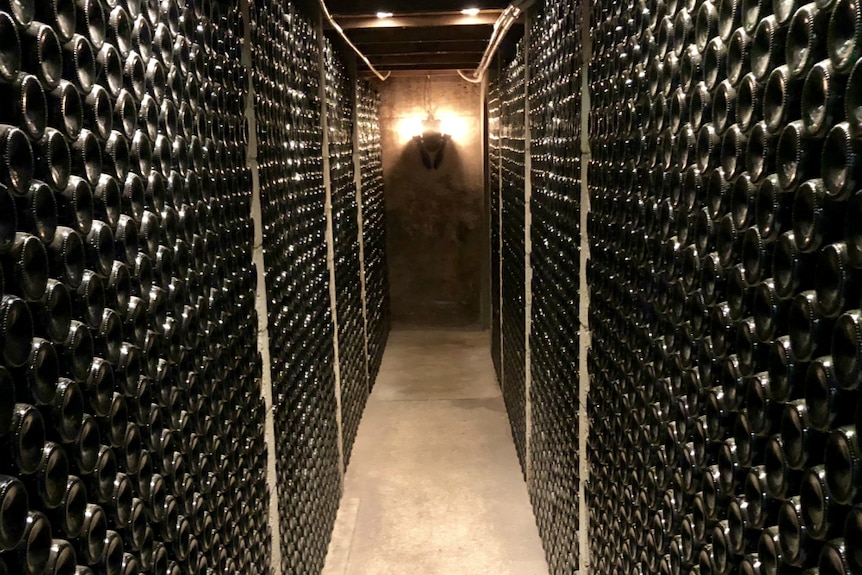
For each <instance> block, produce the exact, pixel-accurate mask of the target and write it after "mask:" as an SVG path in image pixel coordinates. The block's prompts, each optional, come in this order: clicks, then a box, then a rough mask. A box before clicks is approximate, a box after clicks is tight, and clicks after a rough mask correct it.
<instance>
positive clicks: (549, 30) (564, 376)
mask: <svg viewBox="0 0 862 575" xmlns="http://www.w3.org/2000/svg"><path fill="white" fill-rule="evenodd" d="M580 28H581V15H580V11H579V9H577V7H576V5H574V4H572V3H571V2H551V1H548V2H546V3H545V5H544V7H543V9H542V10H541V11H537V12H536V14H535V17H534V18H532V19H531V29H530V34H529V40H530V42H529V48H528V50H529V55H528V62H529V68H530V72H529V86H528V90H529V118H530V155H531V163H530V168H531V172H530V175H529V177H530V178H531V180H532V182H531V193H530V213H531V224H530V231H531V235H532V241H531V244H532V254H531V256H530V260H531V267H532V285H531V286H530V291H531V294H532V303H531V306H530V307H531V316H532V317H531V329H530V358H531V359H530V371H531V382H530V386H529V393H530V407H529V409H530V410H531V426H530V429H529V431H528V433H529V436H530V454H529V455H530V466H531V470H532V473H531V478H530V495H531V499H532V502H533V507H534V509H535V513H536V519H537V523H538V526H539V534H540V536H541V537H542V541H544V543H545V549H546V553H547V557H548V562H549V564H550V568H551V572H553V573H571V572H573V571H576V570H577V569H578V568H579V555H578V546H579V544H578V539H577V533H578V507H579V504H578V497H577V494H578V488H579V469H578V466H579V458H578V405H579V404H578V390H579V379H578V378H579V374H578V358H579V355H580V336H579V332H580V325H579V317H578V312H579V301H578V297H577V296H578V293H579V291H580V277H579V274H578V270H579V269H580V249H579V247H580V244H581V238H580V217H581V216H580V213H581V212H580V197H581V162H580V147H581V110H580V107H581V92H580V85H581V61H582V57H583V56H582V52H581V48H580V45H579V38H578V37H577V36H576V35H573V34H572V33H571V31H572V30H579V29H580Z"/></svg>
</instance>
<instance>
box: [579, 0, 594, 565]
mask: <svg viewBox="0 0 862 575" xmlns="http://www.w3.org/2000/svg"><path fill="white" fill-rule="evenodd" d="M581 6H582V11H581V18H582V19H581V30H580V32H581V50H582V55H583V62H582V66H581V233H580V236H581V250H580V254H581V264H580V273H579V274H578V277H579V281H580V288H579V289H580V295H579V316H580V317H579V322H580V324H581V330H580V333H581V337H580V338H579V340H580V341H579V344H580V352H579V353H578V372H579V377H578V381H579V386H578V453H579V454H580V456H579V457H578V467H579V472H578V476H579V477H580V481H579V482H578V501H580V505H578V513H579V517H578V525H579V528H578V546H579V554H578V555H579V557H580V565H579V568H580V572H581V573H589V572H590V510H589V509H588V508H587V505H586V501H587V498H586V491H587V490H586V488H587V484H588V483H589V481H590V462H589V459H588V457H587V441H588V439H589V434H590V418H589V414H588V412H587V401H588V398H589V394H590V373H589V368H588V365H589V364H588V362H587V354H588V353H589V349H590V346H591V342H592V334H591V333H590V323H589V308H590V286H589V284H588V282H587V263H588V262H589V259H590V238H589V234H588V233H587V222H588V220H589V216H590V189H589V185H588V180H587V178H588V176H589V168H590V159H591V158H592V153H591V150H590V106H591V103H590V78H589V70H590V66H589V64H590V60H591V59H592V51H593V42H592V38H591V36H590V22H591V19H592V0H582V4H581Z"/></svg>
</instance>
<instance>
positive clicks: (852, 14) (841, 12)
mask: <svg viewBox="0 0 862 575" xmlns="http://www.w3.org/2000/svg"><path fill="white" fill-rule="evenodd" d="M860 29H862V18H860V16H859V14H858V11H857V10H856V5H855V4H854V3H853V2H852V1H851V0H838V1H837V2H836V3H835V7H834V8H833V9H832V16H831V18H830V20H829V29H828V33H827V40H826V42H827V44H826V48H827V51H828V52H829V59H830V60H831V61H832V66H834V68H835V70H836V71H837V72H838V73H846V72H849V71H850V69H851V68H852V66H853V65H854V64H855V63H856V60H857V59H858V58H859V44H860V41H859V34H860Z"/></svg>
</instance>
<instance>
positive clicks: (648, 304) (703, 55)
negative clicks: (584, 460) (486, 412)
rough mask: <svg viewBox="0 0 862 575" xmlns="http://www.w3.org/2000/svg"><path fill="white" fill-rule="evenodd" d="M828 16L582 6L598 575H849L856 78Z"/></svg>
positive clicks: (593, 525)
mask: <svg viewBox="0 0 862 575" xmlns="http://www.w3.org/2000/svg"><path fill="white" fill-rule="evenodd" d="M860 34H862V15H860V13H859V10H858V6H857V4H856V3H855V2H851V1H845V0H835V1H831V2H828V1H824V2H813V3H809V4H803V3H799V2H791V1H785V0H776V1H775V2H762V1H761V2H756V1H751V2H738V1H735V0H721V1H717V2H710V1H701V0H688V1H681V2H665V1H649V2H645V1H641V2H596V3H594V6H593V21H592V37H593V38H594V39H595V45H594V54H593V58H592V63H591V65H590V71H589V72H590V83H591V93H592V102H593V106H592V110H591V117H590V141H591V147H592V150H593V159H592V162H591V165H590V179H589V187H590V193H591V200H592V213H591V215H590V222H589V225H590V229H589V235H590V244H591V262H590V265H589V268H588V270H587V272H588V274H589V275H588V277H589V283H590V286H591V288H590V295H591V307H590V327H591V330H592V332H593V346H592V349H591V351H590V357H589V364H590V377H591V390H592V391H591V395H590V404H589V413H590V417H591V421H592V430H591V433H590V439H589V445H590V453H589V456H590V465H591V469H592V473H593V475H592V478H591V481H590V484H589V501H590V549H591V555H592V564H593V570H594V572H596V573H608V574H609V573H647V572H649V573H656V572H659V573H720V574H725V573H737V572H738V573H769V574H775V573H802V572H805V573H820V574H823V573H857V572H860V569H862V561H860V557H861V556H862V539H860V526H862V523H860V513H859V510H858V509H857V508H855V507H853V505H854V504H855V503H856V502H857V501H858V497H859V492H858V485H859V479H860V476H859V473H860V467H859V459H858V455H857V454H858V453H859V451H860V446H859V440H858V438H857V436H856V430H857V426H858V425H859V423H860V420H859V413H862V412H860V411H858V410H857V406H858V405H859V401H858V383H859V375H858V374H859V367H860V365H859V363H858V361H857V357H859V351H858V350H859V349H860V337H859V335H858V333H859V332H858V331H857V330H858V328H857V327H856V326H858V325H859V317H860V316H859V313H860V312H859V311H858V308H859V305H860V301H859V291H858V285H859V277H860V276H859V274H860V271H859V264H860V263H862V262H860V261H859V259H858V258H857V257H856V255H857V254H858V245H859V243H858V242H859V236H858V229H859V226H858V221H859V220H858V214H859V212H858V207H859V199H858V197H857V195H856V194H857V190H858V187H859V186H858V174H859V166H858V159H857V158H858V156H857V150H858V149H859V139H858V137H859V135H860V134H859V131H858V129H857V115H858V112H857V105H858V100H857V99H856V98H857V90H858V85H859V80H860V79H862V76H860V75H859V74H857V72H856V70H857V69H859V65H858V64H857V61H858V58H859V56H860Z"/></svg>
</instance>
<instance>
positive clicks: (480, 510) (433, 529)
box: [324, 331, 548, 575]
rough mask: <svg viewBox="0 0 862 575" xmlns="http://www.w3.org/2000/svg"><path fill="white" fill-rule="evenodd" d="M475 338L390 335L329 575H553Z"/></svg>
mask: <svg viewBox="0 0 862 575" xmlns="http://www.w3.org/2000/svg"><path fill="white" fill-rule="evenodd" d="M488 337H489V336H488V334H487V333H483V332H479V331H473V332H471V331H395V332H393V333H392V335H391V337H390V340H389V346H388V348H387V350H386V355H385V357H384V361H383V368H382V370H381V373H380V377H379V379H378V382H377V385H376V387H375V389H374V393H373V394H372V395H371V399H370V401H369V403H368V407H367V409H366V412H365V416H364V417H363V420H362V424H361V426H360V428H359V436H358V438H357V441H356V445H355V447H354V449H353V456H352V460H351V463H350V467H349V468H348V472H347V476H346V481H345V493H344V497H343V499H342V501H341V508H340V510H339V515H338V520H337V522H336V527H335V533H334V535H333V540H332V543H331V545H330V548H329V555H328V558H327V564H326V568H325V569H324V575H389V574H393V575H394V574H397V575H404V574H407V573H410V574H414V573H415V574H421V575H474V574H475V575H489V574H494V575H507V574H511V575H546V574H547V573H548V567H547V563H546V562H545V556H544V552H543V551H542V546H541V542H540V540H539V536H538V533H537V530H536V524H535V520H534V518H533V513H532V509H531V507H530V503H529V498H528V496H527V487H526V484H525V483H524V481H523V478H522V476H521V471H520V467H519V466H518V461H517V456H516V455H515V447H514V444H513V442H512V435H511V432H510V430H509V423H508V420H507V418H506V411H505V408H504V406H503V399H502V397H501V395H500V388H499V387H498V385H497V383H496V380H495V377H494V372H493V367H492V364H491V359H490V352H489V343H488Z"/></svg>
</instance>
